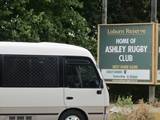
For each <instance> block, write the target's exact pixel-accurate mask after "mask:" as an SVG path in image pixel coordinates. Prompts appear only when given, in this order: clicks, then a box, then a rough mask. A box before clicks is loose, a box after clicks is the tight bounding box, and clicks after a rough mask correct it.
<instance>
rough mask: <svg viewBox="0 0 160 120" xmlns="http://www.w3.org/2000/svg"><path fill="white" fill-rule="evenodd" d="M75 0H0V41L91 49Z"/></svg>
mask: <svg viewBox="0 0 160 120" xmlns="http://www.w3.org/2000/svg"><path fill="white" fill-rule="evenodd" d="M82 8H83V4H82V3H81V2H79V1H78V0H36V1H35V0H0V13H1V14H0V36H1V37H0V41H27V42H40V41H47V42H62V43H69V44H75V45H80V46H83V47H86V48H87V49H89V50H91V51H93V52H94V48H93V46H94V45H93V44H95V39H94V38H93V37H92V36H89V35H88V34H89V33H90V28H89V26H88V23H87V21H86V19H85V18H84V17H82V16H81V14H79V12H78V10H80V9H82Z"/></svg>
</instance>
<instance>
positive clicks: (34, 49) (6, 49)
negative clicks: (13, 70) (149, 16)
mask: <svg viewBox="0 0 160 120" xmlns="http://www.w3.org/2000/svg"><path fill="white" fill-rule="evenodd" d="M0 54H15V55H60V56H84V57H90V58H91V59H93V56H92V55H91V53H90V52H89V51H88V50H87V49H85V48H82V47H78V46H75V45H68V44H62V43H51V42H39V43H32V42H30V43H29V42H0Z"/></svg>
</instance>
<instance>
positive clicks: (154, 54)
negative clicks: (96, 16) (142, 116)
mask: <svg viewBox="0 0 160 120" xmlns="http://www.w3.org/2000/svg"><path fill="white" fill-rule="evenodd" d="M111 25H112V26H117V25H118V26H123V25H128V26H132V25H152V34H151V35H152V37H151V38H152V40H151V42H152V45H151V47H152V48H151V50H152V51H151V57H152V58H151V60H152V63H151V64H152V66H151V80H149V81H148V82H146V81H144V82H141V81H138V79H137V82H131V81H127V80H123V81H122V80H120V79H119V82H117V81H116V82H114V81H106V80H105V82H106V83H108V84H137V85H155V84H159V85H160V82H159V83H158V81H157V68H158V33H157V30H158V25H157V24H156V23H126V24H98V42H97V43H98V45H97V64H98V65H99V62H100V61H99V57H100V56H99V53H100V26H111ZM124 81H125V82H124Z"/></svg>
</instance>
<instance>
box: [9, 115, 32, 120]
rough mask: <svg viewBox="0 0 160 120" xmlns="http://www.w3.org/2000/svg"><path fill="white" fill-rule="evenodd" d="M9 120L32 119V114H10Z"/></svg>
mask: <svg viewBox="0 0 160 120" xmlns="http://www.w3.org/2000/svg"><path fill="white" fill-rule="evenodd" d="M9 120H32V116H9Z"/></svg>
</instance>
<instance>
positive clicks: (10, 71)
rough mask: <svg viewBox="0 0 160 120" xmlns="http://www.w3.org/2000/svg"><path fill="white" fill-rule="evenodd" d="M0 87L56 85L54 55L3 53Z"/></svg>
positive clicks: (56, 75)
mask: <svg viewBox="0 0 160 120" xmlns="http://www.w3.org/2000/svg"><path fill="white" fill-rule="evenodd" d="M0 86H1V87H58V86H59V66H58V57H56V56H31V55H28V56H27V55H25V56H24V55H5V56H4V58H3V77H2V80H1V84H0Z"/></svg>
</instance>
